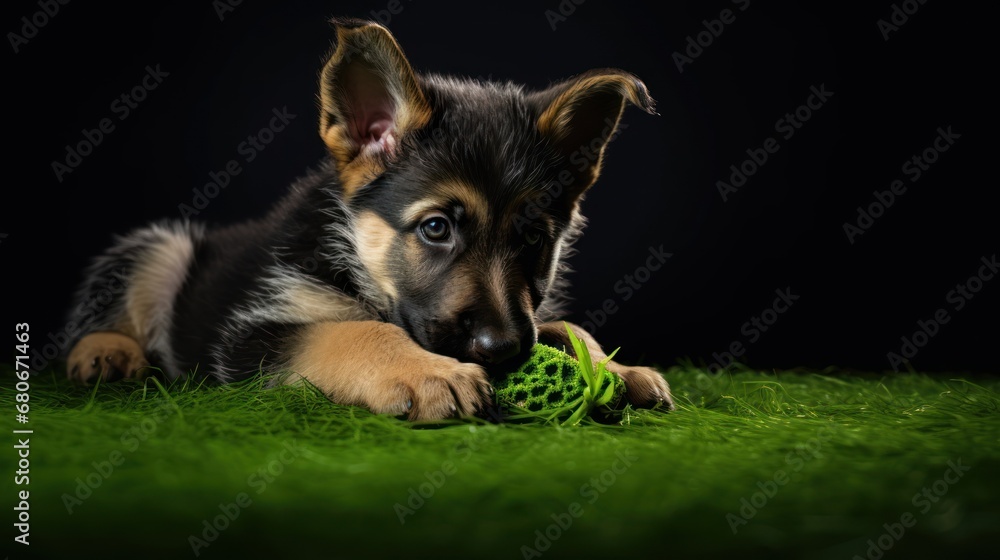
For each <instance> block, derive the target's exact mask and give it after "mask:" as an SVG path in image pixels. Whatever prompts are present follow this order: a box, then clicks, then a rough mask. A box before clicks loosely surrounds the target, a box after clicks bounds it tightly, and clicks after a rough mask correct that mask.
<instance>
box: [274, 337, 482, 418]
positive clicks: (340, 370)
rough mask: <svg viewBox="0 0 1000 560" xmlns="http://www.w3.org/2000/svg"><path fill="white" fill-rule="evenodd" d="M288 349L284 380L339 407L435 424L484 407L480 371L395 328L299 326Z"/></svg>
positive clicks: (478, 368)
mask: <svg viewBox="0 0 1000 560" xmlns="http://www.w3.org/2000/svg"><path fill="white" fill-rule="evenodd" d="M289 351H290V359H289V360H288V361H287V365H288V369H289V370H290V372H291V374H290V375H289V377H288V378H287V381H286V382H291V381H294V380H296V379H299V378H304V379H306V380H307V381H309V382H310V383H312V384H313V385H315V386H316V387H317V388H319V389H320V390H321V391H323V393H324V394H326V395H327V397H328V398H329V399H330V400H332V401H333V402H335V403H338V404H349V405H360V406H365V407H367V408H368V409H370V410H371V411H372V412H375V413H378V414H396V415H400V414H407V415H408V417H409V418H410V419H411V420H434V419H441V418H446V417H451V416H458V415H472V414H474V413H475V412H477V411H482V410H485V409H486V407H487V406H488V405H489V403H490V394H491V392H492V389H491V388H490V384H489V381H488V380H487V378H486V373H485V372H484V371H483V369H482V368H481V367H479V366H478V365H475V364H468V363H462V362H459V361H458V360H455V359H453V358H448V357H445V356H440V355H438V354H433V353H431V352H428V351H427V350H424V349H423V348H421V347H420V346H419V345H418V344H417V343H416V342H414V341H413V340H412V339H411V338H410V337H409V335H407V334H406V331H404V330H403V329H401V328H400V327H397V326H396V325H393V324H389V323H380V322H377V321H347V322H342V323H334V322H325V323H317V324H314V325H310V326H308V327H304V328H303V330H302V331H301V332H300V333H299V334H298V336H297V337H296V338H295V340H294V341H292V343H291V345H290V347H289Z"/></svg>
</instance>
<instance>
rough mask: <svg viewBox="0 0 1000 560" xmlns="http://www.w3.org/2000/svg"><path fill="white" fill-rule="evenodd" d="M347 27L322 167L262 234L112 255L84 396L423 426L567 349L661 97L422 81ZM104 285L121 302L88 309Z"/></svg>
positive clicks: (357, 28) (162, 228) (83, 356)
mask: <svg viewBox="0 0 1000 560" xmlns="http://www.w3.org/2000/svg"><path fill="white" fill-rule="evenodd" d="M333 23H334V26H335V28H336V33H337V41H336V48H335V49H334V51H333V53H332V54H331V55H330V56H329V58H328V60H327V62H326V63H325V65H324V67H323V69H322V72H321V75H320V84H319V86H320V95H319V109H320V110H319V114H320V119H319V120H320V122H319V134H320V137H321V138H322V139H323V142H324V143H325V144H326V146H327V148H328V149H329V155H330V157H329V158H328V160H327V161H325V162H324V163H323V164H322V165H321V167H320V168H319V169H318V170H315V171H312V172H310V173H309V174H308V175H306V176H305V177H304V178H302V179H300V180H298V181H297V182H296V183H294V184H293V185H292V186H291V189H290V192H289V193H288V195H287V196H286V197H285V198H284V199H283V200H282V201H281V202H280V203H279V204H278V205H277V206H276V207H275V208H274V209H273V211H271V212H270V213H269V214H268V215H267V216H266V217H265V218H263V219H260V220H256V221H251V222H248V223H244V224H240V225H235V226H231V227H226V228H222V229H216V230H207V229H205V228H204V227H203V226H201V225H198V224H193V223H187V222H164V223H159V224H155V225H152V226H150V227H148V228H144V229H140V230H138V231H135V232H133V233H131V234H129V235H127V236H126V237H123V238H120V239H118V240H117V243H116V244H115V245H114V246H113V247H111V249H110V250H108V251H107V252H106V253H105V254H104V255H102V256H100V257H98V258H97V259H96V260H95V261H94V263H93V264H92V265H91V267H90V268H89V269H88V271H87V273H86V280H85V281H84V283H83V285H82V287H81V288H80V290H79V292H78V294H77V304H76V305H75V306H74V311H73V312H72V313H71V315H72V316H71V317H70V319H71V320H72V321H74V322H75V323H76V324H77V325H82V326H83V328H82V332H84V333H87V334H86V335H85V336H83V337H82V338H81V339H80V340H78V341H76V344H75V346H74V347H73V349H72V350H71V351H70V354H69V356H68V358H67V372H68V375H69V377H70V378H72V379H75V380H79V381H88V380H90V379H93V378H96V377H98V376H100V377H101V378H102V379H104V380H111V379H115V378H120V377H135V376H139V375H141V374H142V372H143V369H144V368H146V366H147V365H149V364H150V363H152V364H154V365H157V366H159V367H160V368H161V369H162V371H163V372H164V374H165V375H166V376H167V377H169V378H176V377H178V376H181V375H185V374H187V373H189V372H196V373H200V374H208V375H210V376H212V377H214V378H215V379H218V380H220V381H223V382H227V381H233V380H239V379H244V378H247V377H249V376H252V375H255V374H258V373H259V372H261V371H263V372H273V373H282V374H284V377H283V379H284V381H285V382H292V381H295V380H301V379H305V380H307V381H308V382H310V383H312V384H313V385H315V386H316V387H318V388H319V389H320V390H322V391H323V392H324V393H325V394H326V395H327V396H328V397H329V398H330V399H331V400H332V401H334V402H336V403H342V404H350V405H361V406H365V407H368V408H369V409H370V410H372V411H373V412H376V413H387V414H394V415H407V417H408V418H410V419H414V420H426V419H440V418H444V417H450V416H459V415H472V414H476V413H478V412H481V411H483V410H486V409H487V408H488V407H490V406H491V400H492V398H491V395H492V388H491V387H490V383H489V380H488V376H487V373H488V370H491V369H493V370H495V371H503V369H504V368H505V367H506V368H507V369H508V370H509V369H510V368H511V367H516V366H517V364H518V363H519V361H520V360H523V359H525V358H526V355H527V353H529V352H530V350H531V347H532V345H533V344H534V343H535V342H536V340H539V339H541V340H543V341H546V342H548V343H550V344H556V345H560V346H566V347H568V346H569V345H568V340H567V338H568V337H567V334H566V331H565V328H564V327H563V323H561V322H547V321H551V320H552V319H554V318H555V317H556V315H557V313H558V312H559V302H560V299H561V297H562V291H563V288H564V286H563V284H562V281H561V280H560V276H561V272H562V271H563V265H562V260H563V259H564V258H565V257H566V256H567V255H568V254H569V252H570V246H571V244H572V242H573V240H574V238H575V237H576V236H577V235H578V233H579V231H580V229H581V227H582V225H583V223H584V220H583V218H582V217H581V215H580V211H579V207H580V202H581V199H582V198H583V195H584V193H585V192H586V191H587V189H588V188H589V187H590V186H591V185H592V184H593V183H594V181H595V180H596V179H597V175H598V172H599V170H600V167H601V158H602V155H603V152H604V148H605V145H606V144H607V142H608V140H609V139H610V138H611V137H612V135H613V134H614V132H615V130H616V127H617V125H618V121H619V119H620V117H621V115H622V112H623V111H624V108H625V105H626V103H628V102H631V103H632V104H634V105H636V106H638V107H640V108H642V109H644V110H645V111H646V112H648V113H652V114H655V112H654V101H653V99H652V98H651V97H650V96H649V93H648V92H647V90H646V86H645V85H644V84H643V83H642V82H641V81H639V80H638V79H637V78H636V77H635V76H632V75H631V74H628V73H626V72H623V71H621V70H612V69H605V70H594V71H590V72H587V73H585V74H583V75H580V76H577V77H576V78H573V79H570V80H567V81H564V82H561V83H558V84H555V85H553V86H551V87H549V88H548V89H545V90H542V91H536V92H526V91H524V89H523V88H521V87H520V86H516V85H513V84H510V83H491V82H479V81H471V80H465V79H455V78H450V77H444V76H435V75H429V76H422V75H418V74H416V73H414V71H413V69H412V68H411V67H410V64H409V62H407V60H406V58H405V57H404V56H403V52H402V50H401V49H400V47H399V45H398V44H397V43H396V40H395V39H394V38H393V36H392V35H391V34H390V33H389V32H388V31H387V30H386V29H385V28H384V27H382V26H380V25H377V24H375V23H371V22H365V21H357V20H334V22H333ZM108 282H115V283H121V284H124V285H125V289H124V290H121V292H122V293H121V295H120V296H118V297H117V298H116V299H114V300H113V301H111V302H109V303H107V304H106V305H99V306H94V305H90V306H88V305H87V304H86V302H93V301H94V296H95V294H96V293H97V292H98V291H99V289H100V287H101V286H104V285H106V284H107V283H108ZM101 303H103V302H101ZM572 328H573V329H574V330H575V332H576V334H577V335H578V336H579V337H580V338H581V339H583V340H584V341H585V342H586V343H587V345H588V347H589V349H590V353H591V355H592V356H593V358H594V359H602V358H604V357H605V354H604V353H603V352H602V351H601V349H600V347H599V346H598V344H597V343H596V342H595V341H594V339H593V338H592V337H591V336H590V335H589V334H588V333H587V332H586V331H584V330H583V329H582V328H580V327H576V326H573V327H572ZM609 369H610V370H611V371H613V372H614V373H616V374H618V375H620V376H621V377H622V378H623V379H624V381H625V384H626V387H627V393H626V395H627V398H628V400H629V401H630V402H631V403H632V404H633V405H634V406H638V407H651V406H655V405H658V404H661V405H664V406H665V407H666V408H672V406H673V405H672V403H671V400H670V392H669V389H668V386H667V383H666V382H665V381H664V379H663V377H662V376H661V375H660V374H659V373H657V372H656V371H654V370H652V369H649V368H643V367H628V366H624V365H621V364H617V363H615V362H611V363H610V364H609Z"/></svg>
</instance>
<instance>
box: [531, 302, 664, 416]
mask: <svg viewBox="0 0 1000 560" xmlns="http://www.w3.org/2000/svg"><path fill="white" fill-rule="evenodd" d="M567 324H568V325H569V327H570V328H571V329H573V334H575V335H576V337H577V338H579V339H580V340H581V341H583V343H584V344H586V345H587V350H588V351H589V352H590V358H591V359H592V360H593V361H594V362H595V363H596V362H599V361H601V360H603V359H604V358H606V357H608V356H607V354H605V353H604V350H602V349H601V345H600V344H598V343H597V341H596V340H594V337H593V336H590V333H588V332H587V331H586V330H585V329H583V328H582V327H580V326H579V325H574V324H572V323H567ZM538 339H539V342H542V343H543V344H549V345H551V346H555V347H557V348H558V347H563V348H565V349H566V351H567V352H569V353H570V354H575V352H574V351H573V345H572V344H571V343H570V340H569V335H568V334H567V333H566V327H565V326H563V323H562V321H553V322H551V323H543V324H541V325H539V326H538ZM607 368H608V370H609V371H611V372H612V373H615V374H617V375H618V376H619V377H621V378H622V380H623V381H625V398H627V399H628V401H629V402H630V403H632V406H635V407H639V408H651V407H653V406H656V405H658V404H661V405H663V406H664V407H665V408H666V409H667V410H673V409H674V401H673V400H672V399H671V397H670V386H669V385H667V381H666V380H665V379H664V378H663V375H661V374H660V373H659V372H657V371H656V370H655V369H653V368H648V367H640V366H626V365H623V364H619V363H618V362H615V361H611V362H608V365H607Z"/></svg>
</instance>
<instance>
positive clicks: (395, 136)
mask: <svg viewBox="0 0 1000 560" xmlns="http://www.w3.org/2000/svg"><path fill="white" fill-rule="evenodd" d="M332 23H333V24H334V26H335V27H336V30H337V42H336V49H335V50H334V51H333V54H331V55H330V57H329V59H328V60H327V61H326V64H325V65H324V66H323V71H322V73H321V75H320V96H319V102H320V111H319V114H320V117H319V133H320V136H321V137H322V138H323V142H325V143H326V146H327V148H329V150H330V154H331V155H332V156H333V159H334V162H335V163H336V165H337V173H338V174H339V176H340V182H341V185H342V186H343V188H344V190H345V192H346V193H347V194H348V196H349V195H351V194H353V192H354V191H355V190H357V189H358V188H359V187H362V186H364V185H366V184H368V183H369V182H371V180H372V179H374V178H375V177H377V176H378V175H380V174H381V173H382V172H384V171H385V169H386V166H387V165H388V164H389V162H390V161H392V159H393V157H394V156H395V154H396V149H397V146H398V145H399V142H400V139H401V138H402V137H403V136H404V135H406V134H407V133H409V132H412V131H414V130H416V129H418V128H420V127H422V126H424V125H426V124H427V122H428V121H429V120H430V117H431V110H430V105H429V104H428V103H427V99H426V97H425V96H424V93H423V91H422V90H421V89H420V85H419V83H418V81H417V77H416V76H415V75H414V72H413V69H412V68H411V67H410V63H409V62H407V60H406V58H405V57H404V56H403V51H402V49H400V48H399V44H397V43H396V39H395V38H393V36H392V35H391V34H390V33H389V31H388V30H387V29H386V28H384V27H382V26H381V25H378V24H375V23H371V22H367V21H360V20H349V19H335V20H333V22H332Z"/></svg>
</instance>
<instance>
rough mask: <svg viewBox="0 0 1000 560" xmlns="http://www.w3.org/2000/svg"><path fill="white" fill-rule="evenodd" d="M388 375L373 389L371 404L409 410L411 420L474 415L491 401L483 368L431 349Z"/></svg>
mask: <svg viewBox="0 0 1000 560" xmlns="http://www.w3.org/2000/svg"><path fill="white" fill-rule="evenodd" d="M404 367H405V371H399V372H396V373H395V375H389V376H386V377H385V378H384V379H383V380H382V382H381V383H380V384H379V385H381V386H380V387H378V386H376V387H373V389H372V391H370V394H369V398H368V399H367V400H368V403H367V404H368V408H369V409H370V410H371V411H372V412H375V413H377V414H395V415H400V414H405V415H406V416H407V418H409V419H410V420H440V419H443V418H454V417H458V416H472V415H474V414H476V413H478V412H481V411H484V410H486V409H487V407H488V406H489V405H490V403H491V397H490V395H491V394H492V388H491V386H490V383H489V381H488V380H487V377H486V372H485V371H484V370H483V368H481V367H479V366H478V365H475V364H469V363H463V362H459V361H458V360H455V359H453V358H448V357H445V356H440V355H437V354H430V353H427V355H426V356H422V357H421V358H420V359H417V360H413V361H411V362H409V363H407V364H405V365H404Z"/></svg>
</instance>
